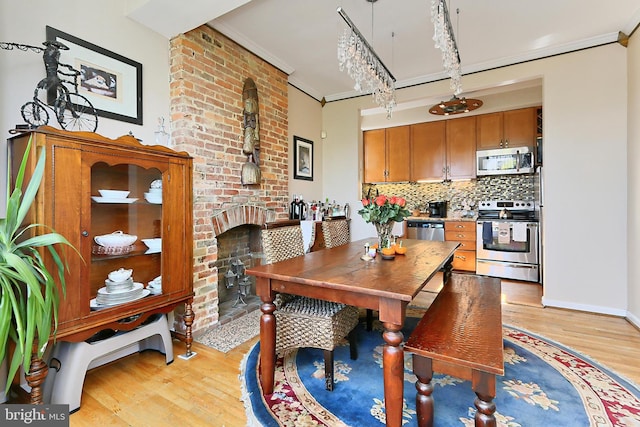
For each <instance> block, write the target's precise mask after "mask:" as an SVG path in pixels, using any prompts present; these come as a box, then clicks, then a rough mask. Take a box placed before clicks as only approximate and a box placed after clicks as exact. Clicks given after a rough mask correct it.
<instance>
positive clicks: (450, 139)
mask: <svg viewBox="0 0 640 427" xmlns="http://www.w3.org/2000/svg"><path fill="white" fill-rule="evenodd" d="M446 123H447V125H446V126H447V175H448V178H449V179H467V178H475V177H476V165H475V161H476V118H475V117H474V116H471V117H464V118H460V119H453V120H447V122H446Z"/></svg>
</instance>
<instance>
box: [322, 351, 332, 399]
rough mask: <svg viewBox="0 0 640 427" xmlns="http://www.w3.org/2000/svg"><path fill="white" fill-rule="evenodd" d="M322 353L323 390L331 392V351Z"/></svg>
mask: <svg viewBox="0 0 640 427" xmlns="http://www.w3.org/2000/svg"><path fill="white" fill-rule="evenodd" d="M323 352H324V382H325V388H326V389H327V390H329V391H333V350H323Z"/></svg>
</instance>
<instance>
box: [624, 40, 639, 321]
mask: <svg viewBox="0 0 640 427" xmlns="http://www.w3.org/2000/svg"><path fill="white" fill-rule="evenodd" d="M627 50H628V58H629V68H628V75H629V79H628V83H629V85H628V88H627V93H628V96H629V103H628V111H627V120H628V129H629V132H628V150H629V153H628V156H627V168H628V171H629V178H628V188H627V199H628V207H627V211H628V233H627V235H628V245H627V247H628V261H629V292H628V298H629V315H628V318H629V319H630V320H631V321H632V322H633V323H634V324H635V325H636V326H638V327H640V262H638V260H639V259H640V214H639V213H640V194H639V193H638V189H639V188H640V168H638V159H640V121H639V120H638V117H640V78H638V77H637V76H640V33H637V32H636V34H635V35H634V36H633V37H631V39H630V40H629V45H628V48H627ZM632 76H633V77H632Z"/></svg>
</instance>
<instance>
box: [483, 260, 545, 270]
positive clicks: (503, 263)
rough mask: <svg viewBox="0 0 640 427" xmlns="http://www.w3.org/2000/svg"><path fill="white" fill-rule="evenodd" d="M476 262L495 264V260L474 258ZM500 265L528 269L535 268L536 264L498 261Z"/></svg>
mask: <svg viewBox="0 0 640 427" xmlns="http://www.w3.org/2000/svg"><path fill="white" fill-rule="evenodd" d="M476 262H477V263H478V264H495V261H484V260H481V259H478V260H476ZM500 266H501V267H511V268H526V269H528V270H531V269H535V268H537V267H538V266H537V265H529V264H511V263H506V262H500Z"/></svg>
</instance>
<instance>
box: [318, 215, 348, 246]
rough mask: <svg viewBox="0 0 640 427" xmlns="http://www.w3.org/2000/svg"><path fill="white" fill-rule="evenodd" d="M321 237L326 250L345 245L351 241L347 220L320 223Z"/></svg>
mask: <svg viewBox="0 0 640 427" xmlns="http://www.w3.org/2000/svg"><path fill="white" fill-rule="evenodd" d="M322 235H323V236H324V244H325V246H326V247H327V248H329V249H331V248H335V247H337V246H342V245H346V244H347V243H349V242H350V241H351V231H350V230H349V221H348V220H347V219H334V220H330V221H322Z"/></svg>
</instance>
